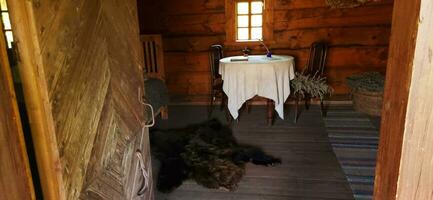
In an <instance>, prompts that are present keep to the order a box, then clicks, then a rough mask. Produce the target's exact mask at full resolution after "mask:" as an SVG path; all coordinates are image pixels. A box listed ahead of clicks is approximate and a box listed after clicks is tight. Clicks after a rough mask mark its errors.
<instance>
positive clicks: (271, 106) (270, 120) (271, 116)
mask: <svg viewBox="0 0 433 200" xmlns="http://www.w3.org/2000/svg"><path fill="white" fill-rule="evenodd" d="M266 104H267V107H268V126H272V124H273V122H274V102H273V101H272V100H270V99H268V101H267V103H266Z"/></svg>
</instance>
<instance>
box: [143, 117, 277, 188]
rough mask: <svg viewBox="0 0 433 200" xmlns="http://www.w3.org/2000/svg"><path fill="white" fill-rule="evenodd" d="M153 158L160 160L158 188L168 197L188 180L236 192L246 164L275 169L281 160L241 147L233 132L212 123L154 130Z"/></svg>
mask: <svg viewBox="0 0 433 200" xmlns="http://www.w3.org/2000/svg"><path fill="white" fill-rule="evenodd" d="M150 143H151V150H152V156H153V157H154V158H156V159H157V160H159V162H160V164H161V166H160V169H159V174H158V179H157V188H158V190H159V191H161V192H164V193H168V192H171V191H173V190H174V189H176V188H177V187H179V186H180V185H181V184H182V182H183V181H184V180H186V179H193V180H195V181H196V182H197V183H198V184H200V185H202V186H204V187H207V188H213V189H224V190H229V191H233V190H235V189H236V188H237V184H238V183H239V181H240V180H241V178H242V176H243V175H244V174H245V164H246V163H248V162H252V163H253V164H256V165H264V166H273V165H275V164H279V163H281V160H280V159H278V158H275V157H273V156H270V155H267V154H266V153H264V152H263V151H262V150H261V149H260V148H257V147H253V146H249V145H241V144H238V143H237V141H236V139H235V137H234V136H233V134H232V130H231V129H230V128H229V127H228V126H226V125H222V124H221V123H220V122H219V121H218V120H216V119H212V120H209V121H206V122H203V123H200V124H194V125H189V126H187V127H185V128H180V129H168V130H158V129H155V130H151V133H150Z"/></svg>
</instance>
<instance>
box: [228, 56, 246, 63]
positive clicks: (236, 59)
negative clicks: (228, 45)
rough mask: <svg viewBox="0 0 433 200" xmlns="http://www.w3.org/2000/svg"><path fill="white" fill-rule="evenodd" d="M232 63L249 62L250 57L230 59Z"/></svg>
mask: <svg viewBox="0 0 433 200" xmlns="http://www.w3.org/2000/svg"><path fill="white" fill-rule="evenodd" d="M230 61H231V62H240V61H248V57H245V58H232V59H230Z"/></svg>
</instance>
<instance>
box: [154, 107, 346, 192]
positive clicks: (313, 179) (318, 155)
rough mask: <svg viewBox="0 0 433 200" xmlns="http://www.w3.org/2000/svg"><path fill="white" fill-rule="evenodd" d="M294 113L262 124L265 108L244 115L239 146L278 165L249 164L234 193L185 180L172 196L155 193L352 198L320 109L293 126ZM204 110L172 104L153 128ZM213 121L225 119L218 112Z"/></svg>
mask: <svg viewBox="0 0 433 200" xmlns="http://www.w3.org/2000/svg"><path fill="white" fill-rule="evenodd" d="M290 111H293V109H289V111H286V115H288V117H286V118H287V119H286V120H284V121H283V120H281V119H277V120H276V122H275V124H274V125H273V126H272V127H269V126H267V125H266V120H265V119H266V112H265V108H264V107H263V106H254V107H253V109H252V111H251V113H249V114H248V113H246V112H243V113H242V114H241V117H240V121H239V122H238V123H236V122H235V123H234V124H232V127H233V131H234V134H235V136H236V137H237V139H238V140H239V141H240V142H241V143H246V144H253V145H257V146H260V147H262V148H263V149H264V150H265V151H266V152H268V153H270V154H271V155H274V156H277V157H280V158H281V159H282V164H281V165H279V166H276V167H263V166H255V165H248V166H247V170H246V175H245V176H244V178H243V180H242V181H241V183H240V184H239V188H238V189H237V190H236V191H235V192H226V191H221V190H211V189H207V188H203V187H201V186H199V185H197V184H196V183H195V182H193V181H187V182H185V183H184V184H183V185H182V186H181V187H180V188H178V189H177V190H175V191H174V192H173V193H171V194H168V195H167V194H160V193H157V195H156V196H157V198H156V199H159V200H163V199H168V200H177V199H179V200H226V199H227V200H231V199H236V200H292V199H293V200H295V199H296V200H310V199H311V200H312V199H329V200H331V199H332V200H337V199H353V196H352V192H351V189H350V187H349V185H348V183H347V181H346V178H345V176H344V174H343V172H342V169H341V168H340V166H339V164H338V161H337V159H336V157H335V155H334V153H333V152H332V149H331V146H330V144H329V142H328V137H327V134H326V131H325V127H324V122H323V120H322V118H321V116H320V109H319V108H318V107H314V106H313V107H312V108H310V110H308V111H303V113H302V114H301V116H300V118H299V121H298V123H297V124H294V123H293V113H290ZM288 112H289V113H288ZM205 116H207V115H206V107H204V106H172V107H170V108H169V120H166V121H162V120H159V121H158V123H157V127H159V128H167V127H171V128H172V127H182V126H184V125H186V124H190V123H195V122H201V121H203V120H206V117H205ZM214 117H216V118H219V119H222V120H224V115H223V113H221V112H218V111H217V112H215V113H214Z"/></svg>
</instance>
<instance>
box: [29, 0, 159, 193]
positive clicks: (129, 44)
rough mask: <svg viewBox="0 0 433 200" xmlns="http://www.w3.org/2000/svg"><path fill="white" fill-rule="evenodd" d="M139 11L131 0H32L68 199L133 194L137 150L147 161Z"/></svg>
mask: <svg viewBox="0 0 433 200" xmlns="http://www.w3.org/2000/svg"><path fill="white" fill-rule="evenodd" d="M136 10H137V8H136V1H135V0H92V1H88V0H74V1H70V0H39V1H33V4H32V12H33V13H32V16H34V24H35V27H36V30H37V37H35V38H37V43H38V46H39V47H40V54H39V55H41V59H42V63H43V67H42V68H43V69H42V70H43V73H41V74H43V76H44V78H43V79H41V80H46V83H45V84H43V85H46V88H42V89H45V90H46V94H47V95H48V97H49V105H50V106H51V114H52V118H53V122H54V126H55V128H54V129H55V130H54V132H55V133H54V134H55V136H56V139H57V146H58V148H57V150H58V153H59V157H60V161H61V170H62V183H61V184H60V186H59V187H62V188H63V189H64V193H65V199H68V200H73V199H132V198H135V197H137V195H135V194H136V192H135V191H133V190H134V189H135V188H136V187H137V186H136V185H135V184H134V182H137V179H140V178H141V176H140V173H139V170H138V169H137V164H138V159H137V157H136V153H135V152H136V151H137V150H139V151H141V152H143V155H144V159H145V160H146V163H145V164H146V166H149V164H150V159H149V142H148V137H149V136H148V132H147V130H145V131H144V132H142V128H141V122H142V121H144V120H145V116H144V109H143V107H142V106H141V104H140V103H139V101H138V94H137V91H138V89H139V88H143V78H142V71H141V69H140V66H142V63H143V55H142V54H143V53H142V52H143V51H142V49H141V48H142V47H141V45H140V40H139V30H138V17H137V11H136ZM148 170H150V168H149V169H148ZM150 176H151V175H150ZM150 180H151V178H150ZM149 184H151V183H149ZM60 190H62V189H60ZM151 194H152V191H151V189H148V190H146V193H145V195H144V197H142V198H141V199H151V198H152V197H151Z"/></svg>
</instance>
